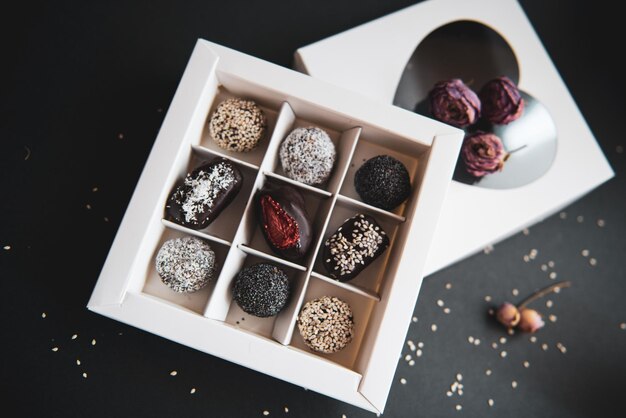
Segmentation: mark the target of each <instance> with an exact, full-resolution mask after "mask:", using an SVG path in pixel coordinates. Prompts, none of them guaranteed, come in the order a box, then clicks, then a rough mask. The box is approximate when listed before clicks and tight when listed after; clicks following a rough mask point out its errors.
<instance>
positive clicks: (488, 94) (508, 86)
mask: <svg viewBox="0 0 626 418" xmlns="http://www.w3.org/2000/svg"><path fill="white" fill-rule="evenodd" d="M478 96H479V97H480V101H481V103H482V116H483V118H485V119H487V120H488V121H489V122H491V123H494V124H497V125H506V124H508V123H511V122H513V121H514V120H516V119H517V118H519V117H520V116H521V115H522V112H523V111H524V99H523V98H522V95H521V94H520V92H519V90H518V89H517V86H516V85H515V83H514V82H513V81H511V79H510V78H508V77H504V76H503V77H498V78H494V79H493V80H491V81H488V82H487V84H485V85H484V86H483V88H482V89H481V90H480V92H479V93H478Z"/></svg>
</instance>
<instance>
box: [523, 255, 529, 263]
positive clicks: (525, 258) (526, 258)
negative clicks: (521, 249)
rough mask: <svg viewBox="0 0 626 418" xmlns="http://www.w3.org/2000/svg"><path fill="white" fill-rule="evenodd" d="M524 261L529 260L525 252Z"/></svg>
mask: <svg viewBox="0 0 626 418" xmlns="http://www.w3.org/2000/svg"><path fill="white" fill-rule="evenodd" d="M524 261H525V262H526V263H528V262H529V261H530V257H529V256H528V255H526V254H524Z"/></svg>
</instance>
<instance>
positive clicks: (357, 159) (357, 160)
mask: <svg viewBox="0 0 626 418" xmlns="http://www.w3.org/2000/svg"><path fill="white" fill-rule="evenodd" d="M402 145H403V144H402V143H401V142H399V141H398V139H396V138H391V139H390V138H386V137H384V136H379V135H378V134H375V135H372V134H370V133H369V132H367V131H364V133H363V135H362V137H361V139H360V140H359V143H358V145H357V147H356V149H355V151H354V155H353V157H352V161H351V163H350V164H349V166H348V172H347V174H346V178H345V180H344V182H343V183H342V185H341V190H340V192H339V193H340V194H341V195H343V196H345V197H348V198H351V199H354V200H358V201H362V199H361V197H360V196H359V194H358V193H357V191H356V188H355V186H354V176H355V174H356V172H357V170H358V169H359V168H361V166H362V165H363V163H365V162H366V161H367V160H369V159H371V158H373V157H376V156H379V155H389V156H391V157H393V158H395V159H397V160H399V161H400V162H401V163H402V164H404V166H405V167H406V169H407V171H408V173H409V178H410V180H411V188H412V191H411V193H417V192H418V190H417V188H416V187H415V174H416V172H417V166H418V164H419V158H420V155H419V154H418V153H417V152H416V150H415V148H416V147H415V145H414V146H413V148H411V147H410V146H402ZM405 206H406V204H405V203H402V204H401V205H399V206H398V207H397V208H395V209H393V210H392V211H390V212H393V213H394V214H396V215H398V216H404V212H405Z"/></svg>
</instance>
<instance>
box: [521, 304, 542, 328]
mask: <svg viewBox="0 0 626 418" xmlns="http://www.w3.org/2000/svg"><path fill="white" fill-rule="evenodd" d="M544 325H545V323H544V322H543V319H542V318H541V315H540V314H539V312H537V311H536V310H534V309H528V308H527V309H522V311H521V313H520V321H519V324H518V326H519V329H521V330H522V331H524V332H535V331H537V330H539V329H541V328H543V326H544Z"/></svg>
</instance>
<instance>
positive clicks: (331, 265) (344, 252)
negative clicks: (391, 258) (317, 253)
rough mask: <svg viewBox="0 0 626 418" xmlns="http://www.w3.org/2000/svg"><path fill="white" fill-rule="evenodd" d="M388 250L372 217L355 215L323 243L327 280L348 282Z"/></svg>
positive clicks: (381, 231) (383, 235) (386, 243)
mask: <svg viewBox="0 0 626 418" xmlns="http://www.w3.org/2000/svg"><path fill="white" fill-rule="evenodd" d="M388 246H389V237H388V236H387V233H386V232H385V231H383V229H382V228H381V227H380V225H378V223H377V222H376V220H375V219H374V218H372V217H371V216H368V215H364V214H361V213H359V214H356V215H355V216H353V217H352V218H350V219H346V221H345V222H344V223H343V225H341V226H340V227H339V228H338V229H337V231H335V233H334V234H332V235H331V236H330V237H329V238H328V239H327V240H326V242H325V243H324V250H323V254H322V256H323V257H324V267H325V268H326V270H327V271H328V274H329V275H330V277H332V278H334V279H337V280H339V281H340V282H347V281H348V280H352V279H354V278H355V277H356V276H357V275H358V274H359V273H360V272H361V271H363V270H364V269H365V268H366V267H367V266H368V265H370V264H371V263H372V262H373V261H374V260H376V258H377V257H378V256H379V255H381V254H382V253H383V252H384V251H385V250H386V249H387V247H388Z"/></svg>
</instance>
